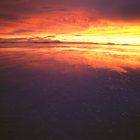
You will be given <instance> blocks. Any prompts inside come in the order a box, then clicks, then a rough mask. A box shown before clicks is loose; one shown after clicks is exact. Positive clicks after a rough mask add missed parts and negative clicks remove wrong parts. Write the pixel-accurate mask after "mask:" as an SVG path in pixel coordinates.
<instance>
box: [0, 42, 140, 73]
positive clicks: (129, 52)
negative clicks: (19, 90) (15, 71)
mask: <svg viewBox="0 0 140 140" xmlns="http://www.w3.org/2000/svg"><path fill="white" fill-rule="evenodd" d="M14 45H15V44H14ZM25 45H26V46H27V44H25ZM28 45H29V46H32V47H27V48H24V47H20V46H19V47H16V48H14V47H13V48H1V49H0V52H1V54H2V52H9V53H11V57H10V56H8V58H9V59H7V61H8V60H9V61H12V59H13V58H12V57H13V56H14V53H15V56H14V57H16V56H17V57H16V59H18V57H19V58H20V57H22V61H23V62H20V63H21V64H23V65H24V64H26V67H32V68H33V69H42V70H48V69H50V70H53V71H54V70H57V71H58V72H59V71H60V72H72V71H73V72H76V71H77V72H79V71H80V69H82V67H83V66H85V67H86V68H92V69H109V70H113V71H117V72H120V73H121V72H127V69H139V68H140V48H139V46H121V45H112V46H111V45H93V44H53V43H52V44H28ZM22 46H24V45H23V44H22ZM9 53H7V54H9ZM20 61H21V58H20Z"/></svg>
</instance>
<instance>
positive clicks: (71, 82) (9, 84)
mask: <svg viewBox="0 0 140 140" xmlns="http://www.w3.org/2000/svg"><path fill="white" fill-rule="evenodd" d="M0 46H1V48H0V93H1V94H0V103H1V106H0V124H1V126H2V130H1V131H2V137H3V139H5V140H8V139H10V140H25V139H26V140H94V139H95V140H105V139H107V140H113V139H120V140H121V139H123V140H126V139H127V140H128V139H131V140H136V139H140V135H139V130H140V128H139V124H140V123H139V122H140V117H139V116H140V110H139V108H140V95H139V93H140V86H139V85H140V54H139V53H140V50H139V47H138V46H98V45H90V44H83V45H81V44H79V45H78V44H1V45H0Z"/></svg>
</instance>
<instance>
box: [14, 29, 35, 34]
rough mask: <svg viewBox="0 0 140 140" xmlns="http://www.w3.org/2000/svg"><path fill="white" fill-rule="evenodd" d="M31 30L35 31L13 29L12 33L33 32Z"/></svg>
mask: <svg viewBox="0 0 140 140" xmlns="http://www.w3.org/2000/svg"><path fill="white" fill-rule="evenodd" d="M31 32H33V30H26V29H19V30H15V31H13V32H12V33H31Z"/></svg>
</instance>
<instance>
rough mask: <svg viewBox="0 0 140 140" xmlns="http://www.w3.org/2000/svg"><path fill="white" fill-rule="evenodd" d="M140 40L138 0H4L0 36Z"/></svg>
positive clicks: (120, 41)
mask: <svg viewBox="0 0 140 140" xmlns="http://www.w3.org/2000/svg"><path fill="white" fill-rule="evenodd" d="M33 37H34V38H35V37H41V38H46V37H47V38H49V39H50V38H51V39H56V40H60V41H68V42H69V41H75V42H76V41H80V42H82V41H83V42H100V43H107V42H113V43H128V44H129V43H133V44H140V1H139V0H4V1H1V2H0V38H33Z"/></svg>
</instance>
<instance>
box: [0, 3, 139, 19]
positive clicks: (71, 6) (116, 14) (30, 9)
mask: <svg viewBox="0 0 140 140" xmlns="http://www.w3.org/2000/svg"><path fill="white" fill-rule="evenodd" d="M78 9H88V11H90V12H91V13H92V12H93V11H96V13H98V14H99V15H100V17H101V18H111V19H112V18H116V19H122V20H140V0H71V1H69V0H59V1H58V0H12V1H11V0H4V1H1V2H0V13H1V14H0V18H3V19H6V20H17V19H19V18H23V17H25V16H34V15H36V14H42V13H46V14H47V13H48V12H67V11H68V10H78Z"/></svg>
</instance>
